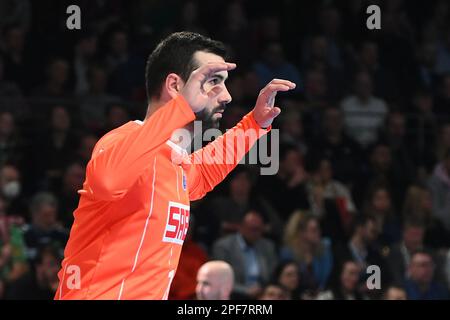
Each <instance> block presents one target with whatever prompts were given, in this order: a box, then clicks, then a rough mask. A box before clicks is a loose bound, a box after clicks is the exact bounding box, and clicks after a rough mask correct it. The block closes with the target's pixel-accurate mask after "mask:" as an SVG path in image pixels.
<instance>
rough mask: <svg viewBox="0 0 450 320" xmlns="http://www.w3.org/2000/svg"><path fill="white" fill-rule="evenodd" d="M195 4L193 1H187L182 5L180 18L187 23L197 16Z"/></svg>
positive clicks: (194, 19)
mask: <svg viewBox="0 0 450 320" xmlns="http://www.w3.org/2000/svg"><path fill="white" fill-rule="evenodd" d="M197 11H198V9H197V4H196V3H195V2H194V1H188V2H186V4H185V5H184V7H183V11H182V20H183V22H184V23H185V24H187V25H189V24H191V23H194V22H195V21H196V20H197V16H198V12H197Z"/></svg>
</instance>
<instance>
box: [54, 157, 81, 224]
mask: <svg viewBox="0 0 450 320" xmlns="http://www.w3.org/2000/svg"><path fill="white" fill-rule="evenodd" d="M84 178H85V167H84V166H83V164H82V163H80V162H79V161H73V162H71V163H69V165H68V166H67V167H66V168H65V169H64V173H63V177H62V181H61V185H60V186H59V187H57V188H56V189H55V190H54V193H55V195H56V196H57V198H58V200H59V206H58V208H59V211H58V216H59V218H60V219H61V222H62V223H63V225H64V227H66V228H68V229H69V228H70V227H71V226H72V223H73V212H74V211H75V209H76V208H77V206H78V202H79V200H80V197H79V195H78V190H81V189H82V187H83V182H84Z"/></svg>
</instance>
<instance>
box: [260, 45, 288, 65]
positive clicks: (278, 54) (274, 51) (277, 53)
mask: <svg viewBox="0 0 450 320" xmlns="http://www.w3.org/2000/svg"><path fill="white" fill-rule="evenodd" d="M264 60H265V61H266V63H267V64H268V65H269V66H271V67H277V66H279V65H280V64H282V63H283V60H284V53H283V48H282V47H281V44H280V43H278V42H273V43H271V44H270V45H268V47H267V48H266V50H265V53H264Z"/></svg>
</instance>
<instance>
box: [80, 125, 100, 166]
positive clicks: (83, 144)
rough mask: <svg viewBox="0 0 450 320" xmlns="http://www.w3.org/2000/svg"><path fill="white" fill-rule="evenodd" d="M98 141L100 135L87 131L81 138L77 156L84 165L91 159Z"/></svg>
mask: <svg viewBox="0 0 450 320" xmlns="http://www.w3.org/2000/svg"><path fill="white" fill-rule="evenodd" d="M97 141H98V136H97V135H95V134H90V133H87V134H85V135H83V136H82V137H81V139H80V145H79V147H78V150H77V156H78V158H79V159H80V161H81V162H82V164H83V165H84V166H86V165H87V164H88V162H89V160H90V159H91V155H92V151H93V150H94V147H95V144H96V143H97Z"/></svg>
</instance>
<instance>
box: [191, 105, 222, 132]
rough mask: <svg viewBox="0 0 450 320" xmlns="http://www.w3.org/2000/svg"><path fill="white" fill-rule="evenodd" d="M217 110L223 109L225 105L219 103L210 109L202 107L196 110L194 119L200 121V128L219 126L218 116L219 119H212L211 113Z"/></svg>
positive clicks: (216, 127) (215, 127)
mask: <svg viewBox="0 0 450 320" xmlns="http://www.w3.org/2000/svg"><path fill="white" fill-rule="evenodd" d="M219 110H225V105H219V106H217V107H215V108H214V109H212V110H210V111H209V110H207V109H206V108H205V109H203V110H202V111H200V112H197V113H196V114H195V120H196V121H201V122H202V129H203V130H207V129H212V128H214V129H219V126H220V118H219V119H213V115H214V114H215V113H216V112H218V111H219Z"/></svg>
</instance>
